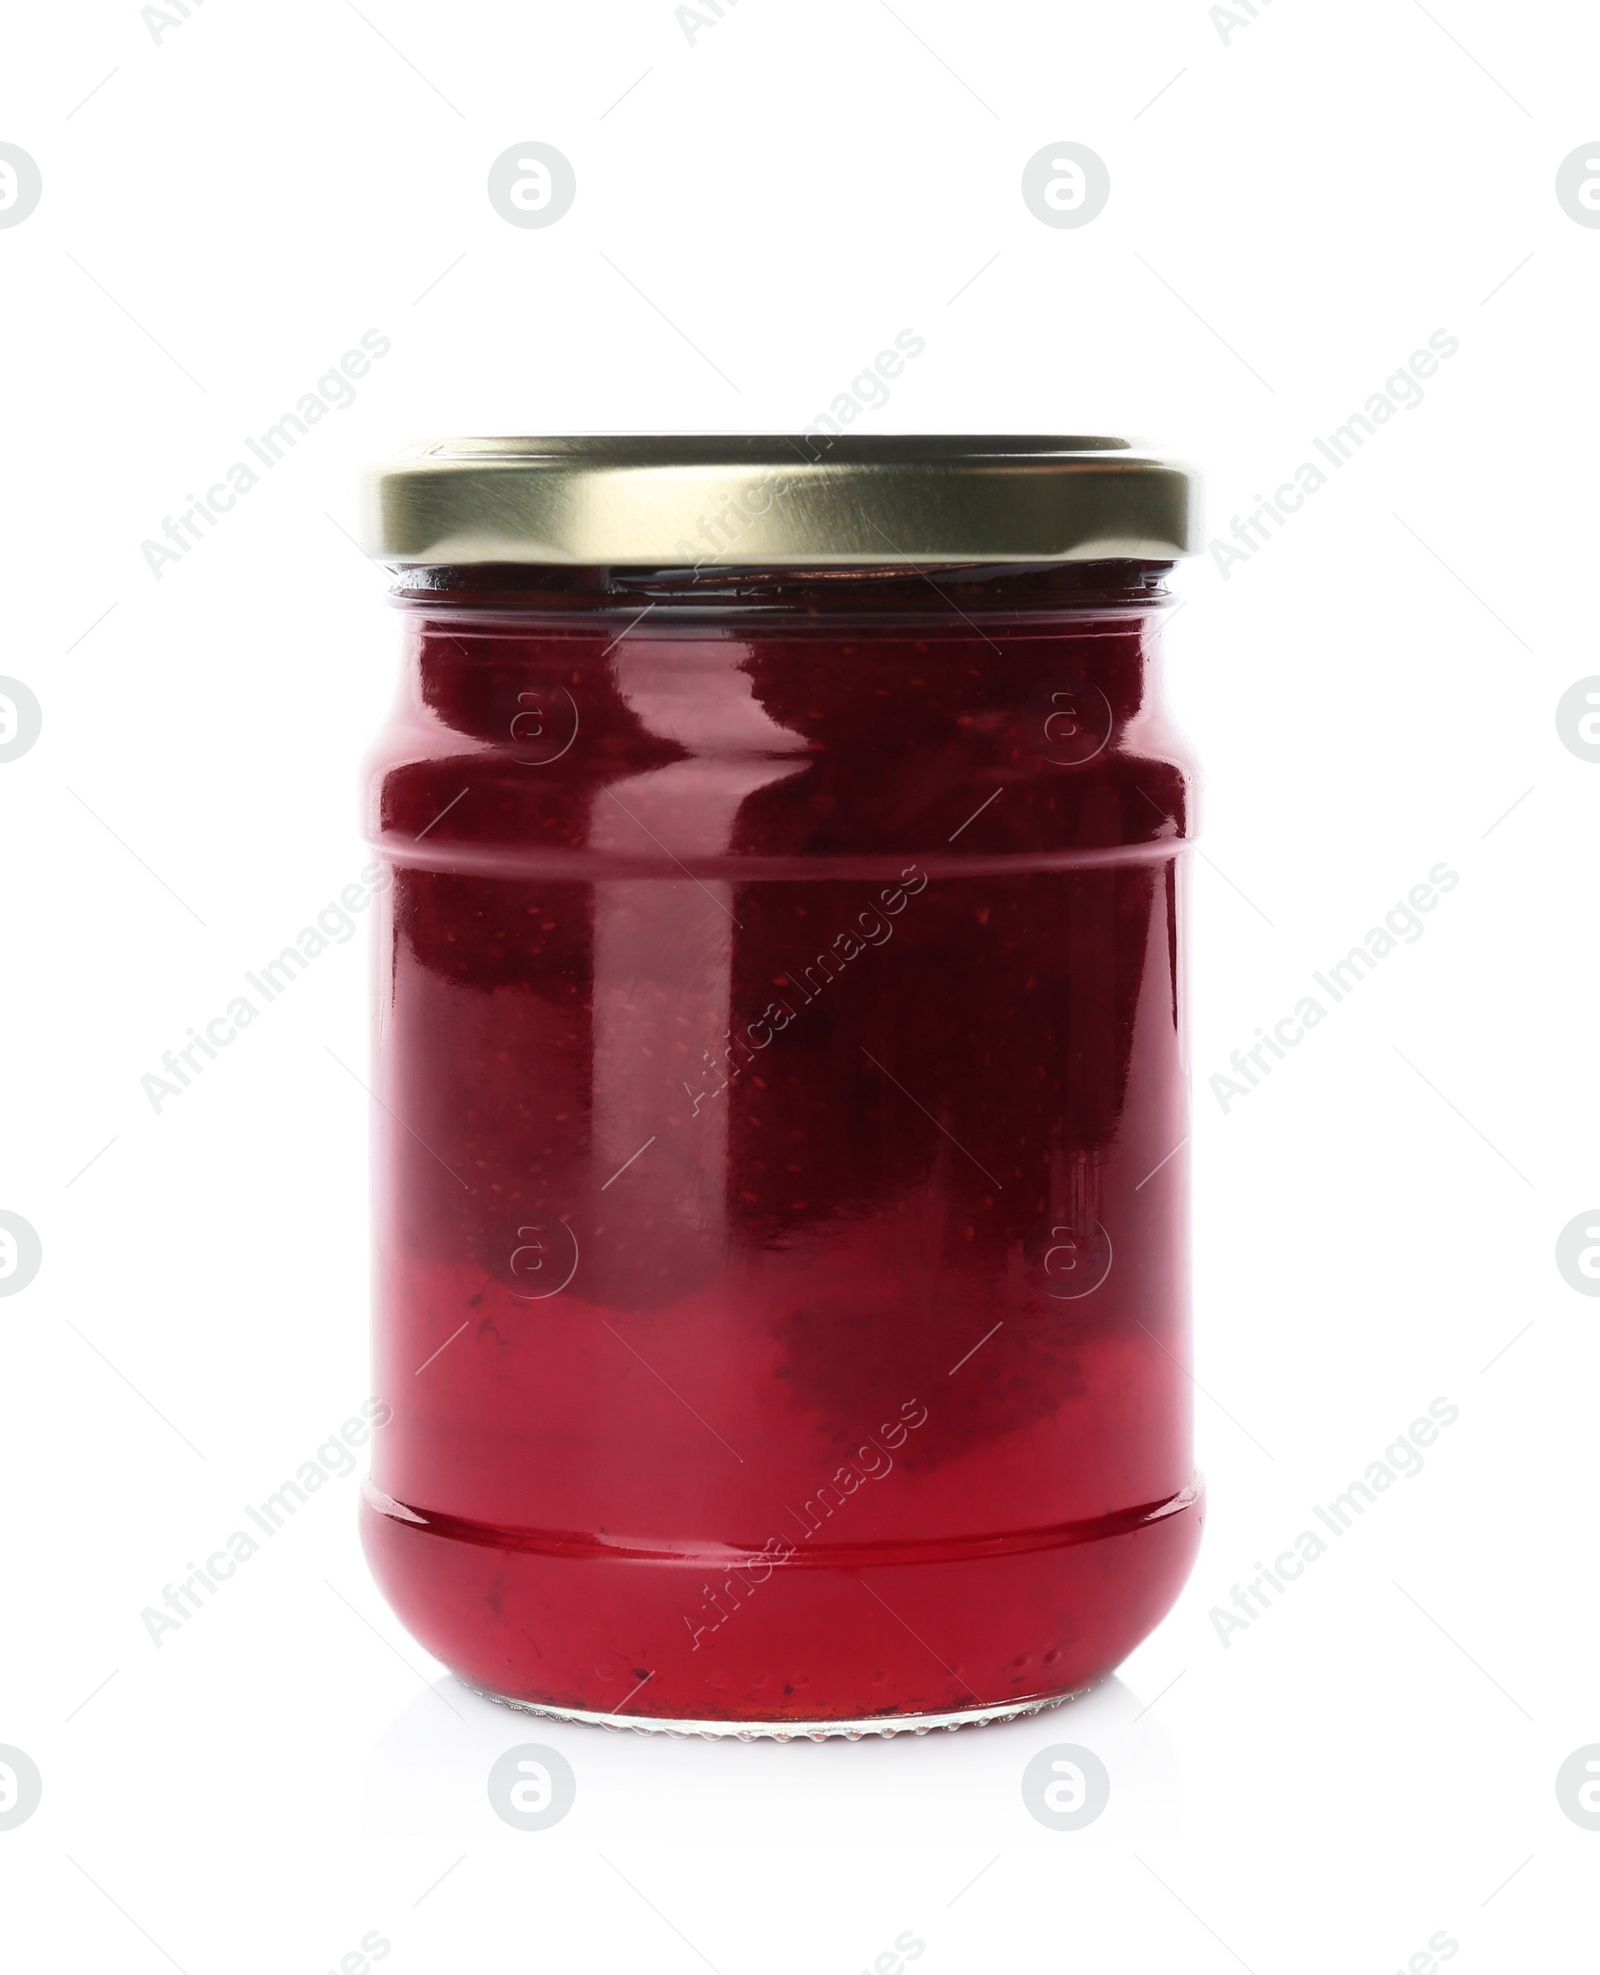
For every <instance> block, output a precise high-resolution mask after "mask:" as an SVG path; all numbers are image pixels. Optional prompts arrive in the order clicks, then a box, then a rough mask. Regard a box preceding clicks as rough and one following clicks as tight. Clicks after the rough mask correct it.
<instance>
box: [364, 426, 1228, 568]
mask: <svg viewBox="0 0 1600 1975" xmlns="http://www.w3.org/2000/svg"><path fill="white" fill-rule="evenodd" d="M368 494H369V512H368V519H367V541H368V547H369V548H370V549H371V551H372V553H373V554H374V555H376V556H377V557H378V558H379V559H380V560H381V561H383V562H389V563H401V564H458V563H497V562H520V563H569V564H590V565H598V566H617V565H628V564H632V565H635V566H639V567H645V568H676V567H682V566H692V565H701V566H716V567H723V568H733V567H762V568H772V567H792V568H808V569H810V568H827V567H831V566H839V567H858V568H860V567H915V566H918V565H922V564H927V563H959V562H1006V563H1011V562H1105V561H1110V560H1113V559H1130V560H1134V561H1140V562H1170V561H1172V560H1173V559H1174V558H1175V557H1178V556H1183V555H1192V554H1194V553H1195V552H1196V550H1197V548H1198V547H1199V543H1198V540H1197V532H1198V521H1197V518H1196V508H1197V486H1196V480H1195V476H1194V474H1193V473H1192V472H1191V471H1190V470H1189V469H1188V468H1187V467H1183V466H1180V465H1178V464H1176V463H1175V462H1173V461H1171V460H1164V459H1159V458H1157V457H1155V456H1154V455H1152V454H1150V453H1145V452H1140V451H1136V450H1135V449H1134V448H1133V447H1132V445H1131V444H1130V442H1129V441H1128V440H1126V439H1106V438H1039V437H1021V438H1017V437H1000V438H994V437H985V436H976V435H967V434H956V435H953V436H944V437H926V436H901V435H876V434H875V435H872V436H870V437H867V436H862V435H854V434H852V435H847V436H843V437H833V438H827V437H818V436H816V435H805V436H797V437H792V438H785V437H781V436H780V437H737V436H730V437H717V436H709V435H694V436H687V435H686V436H673V435H667V434H647V435H640V436H636V437H621V436H609V435H608V436H605V437H597V438H581V437H573V438H553V439H442V440H438V441H435V442H432V443H429V444H426V445H423V446H421V447H419V448H418V449H417V451H415V452H414V453H412V454H410V455H408V456H406V457H404V458H401V459H398V460H395V461H392V462H390V463H389V464H387V465H385V466H381V467H379V468H378V469H377V470H376V471H375V472H374V473H373V474H372V475H371V476H370V479H369V483H368Z"/></svg>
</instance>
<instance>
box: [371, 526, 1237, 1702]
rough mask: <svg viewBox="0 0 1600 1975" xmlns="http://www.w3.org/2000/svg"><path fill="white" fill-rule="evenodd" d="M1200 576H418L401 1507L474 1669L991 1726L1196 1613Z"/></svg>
mask: <svg viewBox="0 0 1600 1975" xmlns="http://www.w3.org/2000/svg"><path fill="white" fill-rule="evenodd" d="M1163 574H1164V571H1163V569H1162V568H1161V567H1160V566H1157V565H1152V564H1148V563H1136V562H1106V563H1099V564H1084V563H1076V564H1073V563H1063V564H1055V565H1048V566H1030V567H1019V568H1009V569H1007V568H982V567H979V568H966V569H943V570H937V571H934V572H933V573H932V580H931V582H930V581H929V580H928V579H926V578H925V577H922V576H917V577H912V576H909V575H907V574H906V573H905V572H903V571H900V572H895V571H879V572H872V571H857V570H834V571H829V572H825V573H815V574H796V573H793V572H790V573H777V572H771V571H767V572H762V571H751V570H745V571H739V572H729V573H724V574H723V575H720V576H712V577H707V576H705V575H701V576H700V577H699V578H698V579H697V580H695V579H691V578H690V577H689V576H688V574H687V573H683V574H680V575H673V574H671V573H668V572H654V573H652V572H649V571H642V570H615V569H614V570H570V569H568V570H557V569H553V568H533V569H529V568H521V569H516V568H510V567H476V568H471V569H465V568H463V569H435V570H431V571H411V572H408V573H407V575H406V576H405V578H404V579H403V580H404V581H405V582H406V583H407V584H409V585H410V586H411V587H409V588H408V589H406V590H404V591H402V593H401V594H402V602H403V607H404V609H405V614H406V617H407V620H408V625H409V647H410V652H409V672H408V678H407V682H406V685H405V687H404V690H403V693H402V696H401V700H400V704H399V706H398V708H397V710H396V712H395V715H394V718H393V720H392V723H391V725H390V727H389V729H388V732H387V733H386V735H385V737H384V740H383V743H382V747H381V750H380V752H379V755H378V759H377V762H376V765H375V770H374V774H373V779H372V791H371V804H370V823H371V829H372V832H373V840H374V842H375V843H376V844H377V846H378V847H379V849H380V851H381V852H382V854H383V855H384V856H385V857H386V858H387V859H388V860H389V861H390V863H391V864H392V866H393V870H394V884H393V886H392V888H391V889H390V891H389V893H388V894H387V897H386V906H387V910H388V914H389V923H388V925H387V926H386V927H385V931H384V938H385V940H386V942H387V943H386V945H385V947H384V949H383V950H382V952H381V956H380V964H379V981H378V1011H377V1027H378V1043H377V1079H378V1081H377V1085H376V1089H377V1095H378V1098H379V1108H378V1109H377V1111H376V1112H375V1116H376V1119H377V1133H378V1161H379V1178H378V1197H379V1202H380V1227H379V1240H378V1285H379V1286H378V1324H377V1391H378V1393H379V1395H380V1396H381V1398H382V1399H383V1400H385V1401H386V1402H387V1403H388V1405H389V1406H390V1407H391V1408H392V1409H393V1420H392V1422H391V1424H390V1425H389V1426H388V1427H387V1428H386V1429H385V1431H384V1433H383V1435H382V1436H381V1437H380V1440H379V1443H378V1451H377V1455H376V1464H375V1468H374V1473H373V1477H372V1484H371V1487H370V1488H369V1490H368V1494H367V1502H366V1507H365V1511H364V1527H365V1535H366V1541H367V1546H368V1550H369V1554H370V1557H371V1560H372V1563H373V1567H374V1569H375V1571H376V1572H377V1574H378V1577H379V1579H380V1581H381V1583H382V1585H383V1587H384V1589H385V1590H386V1592H387V1594H388V1596H389V1598H390V1599H391V1601H392V1603H393V1604H394V1607H395V1609H396V1610H397V1612H398V1613H399V1614H400V1616H401V1618H402V1619H403V1620H404V1621H405V1623H406V1624H407V1625H408V1626H409V1627H410V1628H411V1630H412V1631H413V1632H414V1633H415V1635H416V1636H417V1638H418V1639H420V1640H421V1641H422V1643H423V1644H424V1645H425V1646H426V1647H427V1648H428V1649H429V1650H430V1651H431V1652H432V1653H434V1654H435V1655H437V1656H438V1658H440V1659H441V1660H443V1661H444V1662H445V1663H446V1664H447V1665H448V1666H450V1667H451V1668H452V1669H454V1670H455V1671H456V1672H457V1673H458V1674H460V1675H461V1676H462V1678H464V1679H465V1680H467V1681H468V1682H469V1683H471V1684H472V1685H474V1686H477V1687H479V1688H482V1689H484V1690H487V1691H489V1692H491V1693H494V1694H496V1695H500V1696H504V1697H507V1698H511V1699H515V1700H521V1701H526V1702H531V1703H534V1704H537V1705H542V1706H549V1707H555V1708H561V1709H571V1710H578V1711H584V1712H589V1713H594V1714H600V1715H608V1716H614V1715H622V1716H624V1717H628V1718H635V1719H649V1720H656V1721H687V1722H701V1723H714V1724H737V1723H741V1722H749V1723H771V1724H780V1725H781V1724H785V1723H793V1724H804V1723H828V1722H837V1721H853V1720H861V1719H868V1718H882V1717H885V1716H893V1715H940V1714H949V1713H958V1712H966V1713H971V1712H972V1711H974V1710H994V1709H997V1708H1002V1707H1014V1706H1017V1705H1019V1704H1023V1703H1027V1702H1032V1701H1038V1700H1043V1699H1047V1698H1051V1697H1054V1696H1059V1695H1062V1694H1065V1693H1068V1692H1072V1691H1075V1690H1077V1689H1080V1688H1082V1687H1084V1686H1086V1685H1087V1684H1089V1683H1090V1682H1092V1681H1094V1680H1096V1679H1098V1678H1099V1677H1100V1676H1102V1675H1104V1674H1105V1673H1107V1672H1108V1671H1109V1670H1110V1669H1111V1668H1113V1667H1115V1666H1116V1665H1117V1663H1118V1662H1119V1661H1120V1660H1121V1659H1122V1658H1123V1657H1124V1656H1125V1655H1126V1654H1127V1653H1128V1652H1129V1651H1130V1650H1131V1649H1132V1647H1134V1646H1135V1645H1136V1644H1137V1643H1138V1642H1139V1640H1140V1639H1142V1638H1143V1637H1144V1636H1145V1635H1146V1634H1147V1633H1148V1632H1149V1631H1150V1629H1151V1628H1152V1627H1153V1626H1154V1625H1155V1624H1156V1622H1157V1621H1158V1620H1159V1619H1160V1618H1161V1617H1162V1615H1163V1614H1164V1613H1165V1612H1166V1610H1167V1609H1168V1607H1169V1606H1170V1604H1171V1602H1172V1600H1173V1598H1174V1597H1175V1596H1176V1594H1177V1591H1178V1589H1179V1587H1180V1585H1181V1584H1182V1582H1183V1579H1184V1577H1185V1575H1186V1573H1187V1571H1188V1568H1189V1565H1190V1562H1191V1559H1192V1557H1193V1554H1194V1550H1195V1546H1196V1543H1197V1541H1198V1535H1199V1525H1200V1495H1199V1489H1198V1484H1197V1481H1196V1478H1195V1475H1194V1470H1193V1463H1192V1457H1191V1448H1190V1399H1189V1380H1188V1375H1187V1373H1186V1371H1185V1370H1184V1364H1185V1362H1186V1359H1187V1356H1188V1338H1187V1326H1188V1317H1187V1303H1186V1295H1187V1292H1186V1276H1187V1252H1186V1251H1187V1234H1186V1214H1187V1207H1186V1190H1187V1176H1186V1153H1185V1151H1184V1149H1183V1146H1184V1140H1185V1136H1186V1133H1187V1130H1188V1126H1187V1122H1186V1107H1187V1093H1186V1088H1185V1065H1184V1042H1183V984H1182V896H1181V893H1182V870H1183V863H1184V859H1183V854H1182V853H1183V850H1184V840H1185V838H1186V837H1187V835H1188V834H1189V803H1190V777H1189V771H1188V769H1187V767H1186V764H1185V760H1184V756H1183V753H1182V750H1181V747H1180V746H1179V744H1178V742H1177V741H1176V739H1175V737H1174V735H1173V733H1172V731H1171V729H1170V727H1169V726H1168V724H1167V721H1166V718H1165V715H1164V713H1163V710H1162V706H1161V701H1160V697H1159V689H1158V682H1157V679H1156V676H1155V645H1156V633H1157V626H1158V621H1159V616H1160V612H1161V608H1162V603H1163V593H1162V589H1161V578H1162V575H1163Z"/></svg>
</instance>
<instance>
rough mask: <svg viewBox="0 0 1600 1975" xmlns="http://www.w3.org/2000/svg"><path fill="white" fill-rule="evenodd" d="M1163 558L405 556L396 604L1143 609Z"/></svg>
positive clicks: (815, 611) (794, 614)
mask: <svg viewBox="0 0 1600 1975" xmlns="http://www.w3.org/2000/svg"><path fill="white" fill-rule="evenodd" d="M1172 567H1173V565H1172V564H1171V563H1170V562H1135V561H1130V560H1107V561H1105V562H1043V563H948V564H937V565H934V566H931V567H928V568H922V569H909V568H906V567H904V566H893V567H882V568H835V569H783V568H729V567H710V568H706V567H701V568H658V569H646V568H632V567H618V566H609V567H589V566H582V565H569V564H557V563H474V564H433V565H427V566H408V567H402V568H397V569H395V571H394V578H395V583H394V596H395V600H396V601H397V602H399V603H402V604H423V605H433V606H434V607H436V608H437V607H441V606H442V607H445V608H450V607H456V608H461V609H466V610H473V609H481V610H490V611H506V612H511V613H514V614H520V613H523V612H536V613H540V614H543V613H555V614H559V615H563V616H565V615H572V616H580V617H581V616H593V615H599V614H602V613H607V612H619V613H623V612H633V611H638V610H640V609H642V608H647V607H648V608H650V609H651V611H652V614H655V613H658V612H660V613H665V614H667V615H670V616H672V617H674V618H678V617H681V618H703V617H710V618H713V619H716V620H719V621H723V620H728V619H732V618H748V617H759V618H761V619H763V620H783V619H808V618H818V617H825V618H829V619H838V618H868V619H871V618H878V617H915V616H919V615H932V616H945V615H948V614H950V613H951V612H959V613H962V614H964V615H969V616H973V617H981V616H989V615H995V614H998V615H1011V614H1014V613H1018V612H1024V613H1027V612H1040V613H1045V614H1050V613H1054V612H1059V611H1063V610H1078V609H1090V610H1113V611H1114V610H1118V609H1130V608H1131V609H1138V610H1148V609H1151V608H1159V607H1161V606H1162V605H1164V604H1168V603H1170V602H1171V595H1170V592H1169V591H1168V589H1167V578H1168V576H1169V575H1170V574H1171V571H1172Z"/></svg>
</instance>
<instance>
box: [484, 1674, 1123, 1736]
mask: <svg viewBox="0 0 1600 1975" xmlns="http://www.w3.org/2000/svg"><path fill="white" fill-rule="evenodd" d="M1102 1677H1103V1676H1102ZM461 1684H462V1685H463V1686H464V1687H466V1688H467V1690H468V1691H469V1692H470V1693H473V1694H477V1695H478V1696H479V1697H480V1698H481V1699H483V1700H485V1701H494V1702H495V1703H496V1704H497V1705H498V1706H500V1707H503V1708H516V1709H517V1710H518V1712H519V1713H522V1714H539V1715H544V1716H546V1717H547V1718H548V1719H549V1720H551V1721H573V1722H580V1723H582V1724H583V1726H585V1727H587V1728H612V1729H617V1730H625V1729H631V1730H632V1731H633V1732H634V1733H635V1734H636V1735H676V1736H678V1737H680V1738H683V1737H687V1736H691V1735H698V1736H701V1737H702V1738H703V1739H704V1740H706V1741H711V1742H825V1741H827V1740H829V1739H830V1738H831V1737H835V1736H838V1737H842V1738H843V1739H844V1740H846V1741H850V1742H860V1741H863V1740H865V1738H866V1737H867V1736H869V1735H876V1736H879V1737H880V1738H881V1739H882V1740H884V1741H888V1740H889V1738H890V1737H891V1736H894V1735H927V1734H929V1733H930V1732H931V1731H932V1730H933V1729H935V1728H943V1729H945V1730H947V1731H949V1732H952V1733H953V1732H954V1731H955V1730H956V1729H957V1728H987V1727H988V1726H989V1725H990V1724H991V1723H992V1722H996V1721H1018V1720H1021V1719H1022V1717H1023V1716H1024V1715H1030V1714H1043V1713H1045V1712H1046V1710H1047V1709H1050V1708H1059V1707H1064V1706H1065V1705H1066V1703H1067V1702H1068V1701H1077V1700H1081V1699H1082V1698H1083V1696H1084V1695H1085V1694H1090V1693H1093V1691H1094V1690H1095V1688H1096V1687H1098V1686H1099V1685H1100V1681H1099V1680H1091V1681H1090V1682H1089V1683H1088V1685H1087V1686H1084V1687H1075V1688H1073V1689H1072V1690H1071V1691H1070V1692H1069V1693H1065V1694H1046V1695H1045V1696H1044V1697H1043V1698H1042V1699H1039V1700H1030V1701H1006V1702H1003V1703H1002V1704H1000V1705H999V1706H995V1707H978V1708H957V1709H954V1710H952V1711H951V1712H949V1713H947V1714H885V1715H868V1716H865V1717H863V1718H862V1719H859V1720H855V1721H672V1720H668V1719H666V1718H664V1717H663V1716H660V1715H644V1714H593V1713H591V1712H589V1710H588V1709H586V1708H561V1707H553V1706H550V1705H548V1704H547V1703H545V1702H541V1701H518V1700H514V1699H513V1698H512V1696H511V1695H509V1694H496V1693H494V1692H493V1691H492V1690H491V1689H490V1688H487V1687H477V1686H474V1685H473V1683H472V1682H471V1681H470V1680H464V1681H463V1682H462V1683H461Z"/></svg>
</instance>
